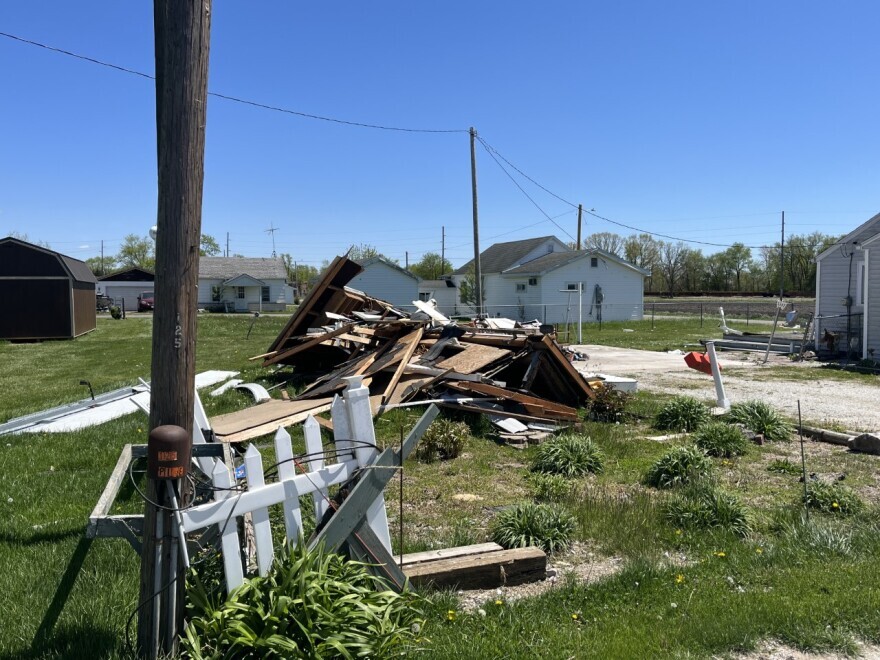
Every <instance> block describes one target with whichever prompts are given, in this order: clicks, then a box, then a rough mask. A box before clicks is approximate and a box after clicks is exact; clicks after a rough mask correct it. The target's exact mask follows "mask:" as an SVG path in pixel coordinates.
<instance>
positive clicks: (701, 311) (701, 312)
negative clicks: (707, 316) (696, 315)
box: [700, 303, 703, 328]
mask: <svg viewBox="0 0 880 660" xmlns="http://www.w3.org/2000/svg"><path fill="white" fill-rule="evenodd" d="M700 327H701V328H702V327H703V303H700Z"/></svg>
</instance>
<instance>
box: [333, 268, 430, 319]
mask: <svg viewBox="0 0 880 660" xmlns="http://www.w3.org/2000/svg"><path fill="white" fill-rule="evenodd" d="M360 266H361V268H363V269H364V270H363V271H362V272H361V273H360V274H358V275H357V276H355V278H354V279H353V280H351V281H350V282H349V283H348V286H350V287H351V288H352V289H357V290H358V291H363V292H364V293H366V294H367V295H368V296H372V297H373V298H379V299H381V300H385V301H386V302H390V303H391V304H392V305H394V306H395V307H399V308H401V309H405V310H408V311H412V309H413V300H418V297H419V278H418V277H416V276H415V275H413V274H412V273H411V272H409V271H408V270H404V269H403V268H401V267H400V266H398V265H397V264H396V263H394V262H392V261H388V260H387V259H385V258H384V257H372V258H371V259H367V260H366V261H363V262H361V264H360Z"/></svg>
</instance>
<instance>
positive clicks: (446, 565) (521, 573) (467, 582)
mask: <svg viewBox="0 0 880 660" xmlns="http://www.w3.org/2000/svg"><path fill="white" fill-rule="evenodd" d="M403 572H404V574H405V575H406V576H407V577H408V578H409V580H410V582H412V583H413V584H414V585H416V586H422V585H429V584H430V585H434V586H435V587H452V588H457V589H493V588H496V587H502V586H514V585H517V584H525V583H527V582H537V581H538V580H543V579H545V578H546V577H547V555H546V554H545V553H544V551H543V550H541V549H540V548H531V547H530V548H516V549H514V550H496V551H494V552H485V553H481V554H477V555H467V556H464V557H450V558H449V559H441V560H439V561H432V562H426V563H421V564H415V565H413V566H404V569H403Z"/></svg>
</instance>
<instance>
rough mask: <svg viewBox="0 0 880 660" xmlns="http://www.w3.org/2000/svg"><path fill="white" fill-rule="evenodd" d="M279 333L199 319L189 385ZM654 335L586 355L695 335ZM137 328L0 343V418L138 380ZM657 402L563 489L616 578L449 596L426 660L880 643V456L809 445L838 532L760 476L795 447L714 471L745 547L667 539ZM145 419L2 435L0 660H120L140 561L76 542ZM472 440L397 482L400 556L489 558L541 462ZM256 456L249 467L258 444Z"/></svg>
mask: <svg viewBox="0 0 880 660" xmlns="http://www.w3.org/2000/svg"><path fill="white" fill-rule="evenodd" d="M285 320H286V319H285V318H284V317H261V318H260V319H259V320H258V321H257V324H256V325H255V327H254V329H253V333H252V335H251V339H250V340H246V339H245V336H246V334H247V330H248V326H249V325H250V321H251V317H246V316H242V317H220V316H210V315H209V316H202V317H200V319H199V344H198V351H197V367H198V370H204V369H208V368H214V369H235V370H244V372H245V376H246V377H247V378H248V379H249V380H255V379H257V380H258V379H260V378H270V374H269V373H267V372H266V371H265V370H263V369H262V368H261V367H259V366H257V365H256V364H255V363H252V362H248V361H247V358H248V357H250V356H252V355H255V354H258V353H261V352H263V351H264V350H265V348H266V346H268V344H269V343H270V341H271V340H272V339H273V338H274V336H275V335H276V334H277V332H278V331H279V329H280V328H281V327H282V326H283V324H284V322H285ZM666 322H668V323H670V324H674V326H670V327H668V328H667V327H666V326H662V327H661V326H660V325H659V323H657V324H655V331H654V333H651V332H650V321H647V322H641V323H635V324H631V323H626V324H619V325H617V324H604V326H603V329H602V331H601V332H599V331H598V330H597V331H596V332H595V336H594V335H593V334H590V335H588V339H587V341H589V342H591V343H606V344H610V345H629V346H633V347H638V348H650V347H654V348H655V350H662V349H663V348H681V347H682V346H680V345H678V344H674V343H671V342H672V339H673V337H675V338H678V339H676V341H677V342H678V343H679V344H680V342H681V341H683V340H681V338H680V337H681V332H682V328H686V329H687V328H689V330H687V331H686V332H687V333H688V338H690V337H692V336H697V335H702V333H701V332H700V329H699V320H697V321H696V323H694V322H688V321H685V322H682V321H666ZM683 323H684V325H683ZM646 324H647V327H646ZM150 325H151V323H150V320H149V319H129V320H126V321H111V320H109V319H108V320H103V319H102V320H100V321H99V326H98V330H97V331H96V332H94V333H92V334H90V335H88V336H86V337H83V338H80V339H77V340H75V341H72V342H47V343H44V344H28V345H11V344H5V343H3V344H0V384H2V385H3V386H4V397H3V403H2V404H0V405H2V410H0V420H6V419H8V418H10V417H13V416H16V415H19V414H23V413H26V412H32V411H35V410H40V409H42V408H45V407H47V406H51V405H57V404H58V403H62V402H69V401H73V400H78V399H80V398H82V397H83V395H84V394H85V392H84V389H85V388H83V387H81V386H79V385H78V383H79V380H80V379H87V380H90V381H91V382H92V384H93V386H94V387H95V390H96V392H101V391H106V390H110V389H113V388H115V387H119V386H121V385H127V384H131V383H133V382H134V380H135V379H136V377H138V376H141V377H147V376H148V374H149V352H150V343H149V331H150ZM590 328H591V330H590V332H591V333H592V326H590ZM623 328H629V329H635V330H636V332H634V333H624V332H622V330H623ZM658 328H660V329H658ZM600 339H602V340H603V341H600ZM686 340H687V339H686ZM686 340H685V341H686ZM654 342H656V343H654ZM661 400H662V399H661V398H658V397H655V396H653V395H651V394H649V393H640V394H639V395H638V396H637V398H636V400H635V401H634V402H633V404H632V405H631V407H630V410H631V411H634V412H637V413H638V417H633V418H631V419H630V420H628V421H627V423H625V424H619V425H617V424H601V423H594V422H586V423H585V425H584V432H585V433H586V434H588V435H590V436H591V437H592V438H593V440H594V441H595V442H596V443H597V444H598V445H599V447H600V449H601V451H602V453H603V455H604V462H605V469H604V471H603V472H602V473H601V474H600V475H597V476H596V475H590V476H586V477H582V478H579V479H577V480H575V481H574V484H573V493H572V495H571V496H570V497H569V499H568V500H567V501H566V502H565V506H566V507H567V508H568V509H569V510H570V511H571V512H572V513H573V514H574V515H575V517H576V520H577V530H576V532H575V536H576V541H577V542H578V547H579V548H580V549H581V551H585V550H589V551H590V552H593V553H595V555H596V557H598V558H602V559H608V558H614V559H615V560H617V561H618V563H619V567H620V569H619V570H617V571H615V572H614V573H613V574H611V575H609V576H608V577H606V578H605V579H602V580H598V581H596V580H592V581H590V582H588V583H587V582H584V581H582V580H576V579H573V578H572V579H570V578H567V577H566V576H565V574H564V573H563V575H562V576H561V579H560V583H561V584H560V586H559V587H557V588H554V589H552V590H550V591H548V592H546V593H544V594H542V595H540V596H538V597H534V598H529V599H524V600H521V601H518V602H515V603H514V602H508V601H507V599H506V596H502V597H501V598H500V599H499V598H497V597H496V596H494V595H493V596H491V597H489V598H488V599H487V602H486V604H485V605H484V607H483V609H484V611H485V616H483V615H481V614H479V613H478V612H470V611H465V609H464V608H463V607H462V605H461V604H460V603H459V602H458V596H457V595H456V594H454V593H448V592H441V593H437V594H431V595H430V599H431V600H430V603H429V605H428V607H427V621H426V624H425V626H424V635H423V639H422V640H421V645H422V647H423V648H424V651H423V652H422V655H424V656H426V657H436V658H468V659H470V658H522V657H540V658H568V657H577V658H580V657H597V658H632V657H706V658H708V657H713V656H714V657H718V656H725V655H729V654H733V653H736V652H738V651H742V650H749V649H753V648H755V646H756V645H757V644H759V643H760V642H761V641H762V640H766V639H770V638H772V639H777V640H780V641H782V642H785V643H787V644H789V645H792V646H795V647H797V648H801V649H825V650H827V649H833V650H837V651H843V652H847V651H851V650H852V649H853V648H854V647H855V644H856V643H857V642H871V643H878V642H880V617H878V616H877V614H876V612H877V611H880V571H878V569H880V514H878V511H877V501H878V500H880V484H878V482H877V478H876V475H877V473H878V471H877V467H878V460H880V459H878V458H877V457H874V456H864V455H856V454H850V453H849V452H847V451H846V450H845V449H843V448H840V447H836V446H831V445H822V444H818V443H809V444H808V445H807V450H808V457H807V461H808V469H809V471H810V472H815V473H817V475H819V476H820V477H823V478H828V479H836V478H838V477H839V476H840V475H845V481H844V482H843V483H845V484H849V485H850V486H851V487H852V488H853V489H854V490H855V491H856V492H857V493H858V494H859V496H860V497H861V498H862V500H863V501H864V502H866V503H867V507H866V509H865V510H864V511H863V512H862V513H859V514H857V515H856V516H853V517H850V518H845V519H844V518H839V517H835V516H829V515H822V514H813V516H812V517H811V521H810V523H808V524H807V523H804V522H802V521H801V519H800V507H799V505H798V502H799V497H800V493H801V490H802V488H803V485H802V484H801V483H800V482H799V481H798V476H797V475H796V474H787V473H784V472H770V471H768V469H767V468H768V467H769V466H770V465H771V464H772V463H773V462H774V461H788V462H790V463H793V464H797V465H799V458H800V455H799V446H798V445H797V444H795V443H780V444H767V445H764V446H762V447H756V446H753V447H751V448H750V449H749V451H748V453H747V454H746V455H745V456H742V457H739V458H735V459H712V461H713V465H714V470H715V480H716V482H717V484H718V485H719V486H720V487H721V488H723V489H724V490H725V491H728V492H732V493H734V494H736V495H737V496H739V497H740V498H741V499H742V501H743V502H744V503H745V504H746V506H747V507H748V509H749V511H750V515H751V517H752V520H753V531H752V533H750V534H749V535H747V536H746V537H744V538H741V537H737V536H734V535H732V534H729V533H725V532H723V531H715V532H707V531H702V532H701V531H696V530H691V529H679V528H677V527H675V526H674V525H672V524H671V523H669V522H667V520H666V519H665V517H664V513H663V507H664V503H665V502H666V501H667V499H668V498H669V497H671V495H670V494H669V493H667V492H661V491H656V490H654V489H651V488H647V487H645V486H643V485H641V481H642V476H643V475H644V473H645V471H646V470H647V469H648V467H649V466H650V465H651V464H652V463H653V462H654V461H655V460H656V459H657V458H658V457H659V456H661V455H662V454H663V453H665V452H666V451H667V450H668V449H670V448H671V447H672V446H674V445H676V444H684V443H686V442H688V440H687V439H677V440H672V441H666V442H657V441H654V440H649V439H646V436H651V435H657V434H658V433H657V432H655V431H652V430H651V429H650V428H649V427H648V421H647V420H648V419H649V418H650V416H651V415H652V414H653V413H654V412H655V410H656V409H657V406H658V404H659V402H660V401H661ZM244 402H245V400H244V398H241V397H239V396H238V395H237V394H235V393H230V394H228V395H225V396H224V397H222V398H221V399H219V400H216V399H210V400H209V401H206V403H207V405H208V406H209V410H210V412H211V413H212V414H215V413H219V412H225V411H227V410H230V409H234V408H236V407H239V406H242V405H244ZM418 414H419V413H418V412H417V411H415V410H409V411H393V412H392V413H389V414H387V415H385V416H383V417H382V418H380V419H379V420H378V421H377V434H378V438H379V440H380V441H381V442H382V443H395V442H396V440H397V438H398V437H399V434H400V431H401V429H409V428H410V427H411V426H412V424H413V423H414V422H415V420H416V419H417V417H418ZM145 422H146V420H145V418H144V417H143V416H141V415H139V414H135V415H131V416H129V417H126V418H123V419H120V420H117V421H114V422H111V423H108V424H105V425H103V426H100V427H95V428H92V429H86V430H83V431H79V432H76V433H63V434H51V435H50V434H34V435H19V436H11V437H9V436H7V437H3V438H0V474H2V475H3V479H2V486H0V574H2V575H3V581H2V585H3V588H2V589H0V612H3V614H4V619H3V624H2V625H0V658H118V657H125V642H124V639H125V628H126V623H127V621H128V619H129V615H130V613H131V611H132V609H133V608H134V606H135V605H136V599H137V581H138V573H139V559H138V558H137V556H136V555H135V553H134V552H133V551H132V550H131V548H130V547H129V546H128V544H127V543H125V542H124V541H121V540H106V539H97V540H95V541H94V542H88V541H86V540H85V539H84V538H83V531H84V529H85V525H86V522H87V518H88V515H89V513H90V511H91V509H92V508H93V506H94V504H95V502H96V501H97V498H98V496H99V495H100V493H101V490H102V489H103V487H104V485H105V483H106V481H107V478H108V476H109V474H110V472H111V470H112V468H113V465H114V464H115V462H116V459H117V457H118V455H119V450H120V448H121V447H122V445H123V444H125V443H127V442H145V440H146V437H145V436H146V423H145ZM485 431H486V428H485V425H479V424H474V426H473V427H472V437H470V438H469V440H468V443H467V446H466V447H465V449H464V454H463V455H462V456H460V457H459V458H456V459H454V460H451V461H444V462H436V463H431V464H422V463H418V462H415V461H410V462H409V463H408V464H407V465H406V469H405V471H404V474H403V486H404V509H403V516H404V541H403V549H404V550H405V551H417V550H423V549H428V548H440V547H448V546H454V545H463V544H467V543H476V542H483V541H485V540H487V539H488V533H489V526H490V524H491V521H492V519H493V517H494V516H495V515H496V514H497V512H498V510H499V509H500V508H503V507H505V506H508V505H510V504H513V503H516V502H521V501H524V500H527V499H529V498H530V497H532V492H533V491H532V483H531V480H530V470H529V465H530V462H531V459H532V454H533V452H534V449H529V450H526V451H520V450H516V449H513V448H510V447H506V446H500V445H497V444H496V443H494V442H493V441H492V440H491V439H489V438H488V437H486V435H485ZM293 435H294V437H295V438H299V436H300V434H299V433H296V432H294V433H293ZM259 444H260V445H261V451H262V449H263V446H264V445H266V444H267V441H261V442H260V443H259ZM267 454H268V455H269V456H271V450H269V451H268V452H267ZM392 484H393V486H392V489H391V492H389V493H388V496H387V499H388V513H389V522H390V525H391V529H392V530H394V532H393V534H392V536H393V537H394V546H395V551H399V549H400V548H399V547H398V546H399V541H398V538H397V530H398V524H399V520H400V514H401V512H400V508H399V506H398V504H397V502H398V499H397V492H398V491H397V488H398V486H397V478H395V479H394V480H393V481H392ZM460 495H471V496H475V497H457V496H460ZM141 508H142V505H141V502H140V499H139V497H138V495H137V494H136V493H135V492H134V491H133V489H132V488H131V487H130V486H126V487H124V488H123V490H122V493H121V494H120V497H119V500H118V502H117V511H130V512H134V511H138V510H140V509H141ZM722 552H723V553H724V556H723V557H722V556H719V553H722ZM560 559H566V556H563V557H561V558H560ZM554 561H556V559H554ZM495 600H501V604H500V605H496V604H495ZM450 611H452V612H454V615H453V616H452V617H450V616H449V612H450ZM450 618H452V619H453V620H450Z"/></svg>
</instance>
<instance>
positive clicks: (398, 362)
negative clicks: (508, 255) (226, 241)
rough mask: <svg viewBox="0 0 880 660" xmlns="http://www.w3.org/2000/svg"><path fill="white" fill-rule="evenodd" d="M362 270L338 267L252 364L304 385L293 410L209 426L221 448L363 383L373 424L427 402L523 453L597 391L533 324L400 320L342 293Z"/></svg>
mask: <svg viewBox="0 0 880 660" xmlns="http://www.w3.org/2000/svg"><path fill="white" fill-rule="evenodd" d="M360 270H361V269H360V266H358V265H357V264H356V263H355V262H353V261H350V260H349V259H347V258H345V257H337V258H336V259H335V260H334V261H333V263H332V264H331V265H330V267H329V268H328V269H327V271H326V272H325V274H324V276H323V277H322V279H321V281H320V282H319V283H318V284H317V285H316V286H315V287H314V288H313V289H312V291H311V293H310V294H309V295H308V297H307V298H306V299H305V300H304V301H303V303H302V305H300V307H299V308H298V309H297V311H296V312H295V313H294V314H293V316H292V317H291V319H290V321H289V322H288V323H287V325H286V326H285V327H284V329H283V330H282V331H281V333H280V334H279V335H278V337H277V338H276V339H275V341H274V342H273V343H272V345H271V346H270V347H269V350H268V351H267V352H266V353H264V354H262V355H259V356H256V357H255V358H252V359H262V360H263V365H264V366H271V365H285V366H289V367H292V368H293V370H294V373H295V374H297V375H299V376H300V377H302V378H305V379H306V380H307V381H308V380H310V381H311V382H310V384H309V385H308V386H307V387H306V388H305V389H304V390H303V391H302V392H301V393H300V394H299V396H297V397H296V398H295V399H293V400H292V401H277V402H276V401H270V402H268V403H267V404H262V405H261V406H258V407H256V408H253V409H248V410H245V411H239V412H237V413H232V414H230V415H224V416H221V417H219V418H216V419H213V420H212V425H213V427H214V432H215V434H216V435H217V436H218V437H219V439H221V440H223V441H225V442H240V441H243V440H247V439H250V438H253V437H256V436H257V435H261V434H263V433H266V432H268V431H267V430H266V429H271V427H272V425H273V424H274V425H275V426H276V427H277V425H278V423H279V421H280V418H283V420H284V421H283V423H284V424H291V423H295V422H296V421H300V419H304V418H305V417H306V416H308V415H309V414H316V413H318V412H321V411H323V410H327V409H328V407H329V404H330V402H331V401H332V398H333V396H334V395H336V394H338V393H339V392H341V391H342V390H343V389H344V387H345V385H346V381H345V379H346V378H347V377H351V376H361V377H362V378H363V383H364V385H366V386H367V387H368V388H369V390H370V403H371V407H372V410H373V413H374V414H378V413H381V412H384V411H386V410H390V409H392V408H396V407H401V406H406V405H408V404H410V405H415V404H416V402H428V401H430V402H434V403H437V404H438V405H440V406H442V407H446V408H451V409H456V410H464V411H468V412H475V413H483V414H486V415H488V416H489V418H490V420H491V421H492V422H493V423H495V424H496V425H497V426H498V427H499V428H500V429H502V432H501V437H502V438H503V439H505V440H510V441H512V442H514V443H516V444H521V442H520V441H523V442H524V441H527V440H530V441H532V442H535V441H539V440H540V439H541V438H542V437H543V436H541V434H542V433H547V432H552V431H554V430H557V429H558V428H559V427H560V426H564V425H569V424H571V423H574V422H576V421H577V420H578V415H577V407H578V406H581V405H583V404H584V403H586V402H587V401H588V400H589V399H591V398H593V397H594V396H595V391H596V390H597V389H598V388H601V387H602V384H601V380H600V379H598V378H596V379H586V378H584V377H583V376H582V375H581V374H580V373H578V371H577V370H576V369H575V368H574V367H573V366H572V364H571V362H570V361H569V360H568V358H567V357H566V355H565V354H564V353H563V352H562V349H561V348H560V346H559V345H558V344H557V343H556V341H555V340H554V339H553V337H552V335H550V334H545V333H543V332H541V330H542V329H544V330H546V328H541V327H539V325H538V324H529V327H509V328H508V327H499V326H501V325H505V324H500V323H498V322H497V319H493V320H492V321H493V322H492V323H484V324H482V325H484V326H493V327H477V326H476V325H473V324H471V325H457V324H456V323H455V322H453V321H450V320H449V319H447V318H446V317H445V316H443V315H442V314H440V313H439V312H437V310H436V309H435V308H434V307H433V306H432V305H430V304H428V303H422V302H420V301H415V303H414V304H415V305H416V308H417V309H418V311H417V312H415V313H413V314H407V313H405V312H403V311H401V310H398V309H395V308H394V307H393V306H392V305H390V304H389V303H387V302H385V301H382V300H378V299H375V298H371V297H369V296H367V295H365V294H364V293H362V292H360V291H356V290H354V289H350V288H348V287H347V286H345V285H346V284H347V283H348V282H349V281H351V279H352V278H353V277H354V276H355V275H357V274H358V273H359V272H360ZM510 325H515V324H512V323H511V324H510ZM269 404H273V409H271V410H270V409H267V408H266V406H267V405H269ZM279 416H280V417H279ZM270 418H272V419H270ZM511 436H519V438H518V439H516V438H515V437H511Z"/></svg>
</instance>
